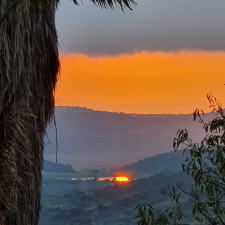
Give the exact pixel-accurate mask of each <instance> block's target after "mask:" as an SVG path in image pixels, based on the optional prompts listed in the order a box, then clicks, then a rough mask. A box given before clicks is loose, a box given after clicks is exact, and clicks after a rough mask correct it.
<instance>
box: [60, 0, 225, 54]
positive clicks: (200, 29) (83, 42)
mask: <svg viewBox="0 0 225 225" xmlns="http://www.w3.org/2000/svg"><path fill="white" fill-rule="evenodd" d="M137 3H138V4H137V6H136V7H134V10H133V11H129V10H126V12H125V14H124V13H123V12H121V11H120V10H119V9H116V10H113V11H112V10H101V9H100V8H96V7H94V6H93V5H92V4H91V3H90V2H88V1H86V2H85V1H84V5H81V6H75V5H73V3H71V2H70V1H68V0H67V1H66V0H63V1H61V5H60V7H59V10H58V12H57V16H56V24H57V28H58V32H59V43H60V51H61V53H65V54H67V53H78V54H86V55H90V56H103V55H119V54H129V53H133V52H137V51H150V52H154V51H165V52H170V51H180V50H183V49H187V50H201V51H225V13H224V9H225V1H224V0H217V1H212V0H139V1H138V0H137Z"/></svg>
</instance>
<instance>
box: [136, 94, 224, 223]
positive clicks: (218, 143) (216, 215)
mask: <svg viewBox="0 0 225 225" xmlns="http://www.w3.org/2000/svg"><path fill="white" fill-rule="evenodd" d="M207 98H208V101H209V104H210V108H212V112H213V113H216V116H215V118H214V119H213V120H212V121H209V122H204V120H203V115H204V112H203V111H200V110H198V109H197V110H196V111H195V112H194V120H196V119H197V118H198V119H199V122H200V123H201V124H202V125H203V129H204V130H205V132H206V136H205V138H204V139H203V140H202V141H201V143H199V144H198V143H193V142H192V140H191V139H190V138H189V135H188V132H187V130H179V131H178V132H177V138H175V139H174V145H173V146H174V149H175V151H177V150H178V148H179V147H180V146H182V147H185V148H184V154H185V155H186V159H185V161H184V163H183V165H182V167H183V171H184V172H185V173H187V174H189V175H190V176H191V177H192V178H193V185H192V187H191V189H190V190H186V189H185V188H184V187H182V183H180V184H177V185H168V188H169V193H170V197H171V199H172V201H173V202H174V203H175V206H176V207H175V208H176V210H175V211H171V210H170V209H167V210H165V213H162V214H160V215H159V216H158V217H157V216H155V215H154V209H153V208H152V207H151V205H146V204H144V205H141V204H140V205H138V206H137V208H138V215H137V217H136V218H138V219H139V223H138V224H139V225H150V224H151V225H161V224H162V225H167V224H168V225H169V224H177V225H178V224H185V223H182V221H183V219H184V216H185V215H184V213H183V212H182V204H181V202H180V196H181V194H185V195H188V201H189V202H191V204H192V205H191V208H192V212H191V213H192V219H193V220H195V222H196V223H198V224H211V225H218V224H225V204H224V202H225V114H224V112H223V108H222V105H221V103H220V102H219V101H217V100H216V98H215V97H214V96H213V95H212V93H210V94H208V95H207ZM186 203H187V202H186ZM184 207H185V206H184Z"/></svg>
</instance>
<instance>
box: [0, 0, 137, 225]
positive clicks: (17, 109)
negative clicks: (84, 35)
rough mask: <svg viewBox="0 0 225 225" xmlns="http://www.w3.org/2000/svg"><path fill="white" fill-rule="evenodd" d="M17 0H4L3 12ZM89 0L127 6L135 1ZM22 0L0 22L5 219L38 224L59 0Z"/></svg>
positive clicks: (8, 224) (6, 224) (0, 195)
mask: <svg viewBox="0 0 225 225" xmlns="http://www.w3.org/2000/svg"><path fill="white" fill-rule="evenodd" d="M14 1H15V0H0V15H3V12H5V10H6V9H7V8H8V7H9V6H10V4H12V3H13V2H14ZM31 1H32V2H33V3H32V4H31ZM90 1H91V2H92V3H93V4H94V5H97V6H100V7H102V8H114V6H115V5H117V6H119V7H120V8H122V10H123V9H124V8H125V7H127V8H130V5H131V4H135V2H134V1H133V0H90ZM18 2H19V4H18V5H17V7H16V8H14V9H13V10H12V11H11V12H10V13H9V14H8V15H7V17H6V19H5V20H4V23H3V24H2V25H1V26H0V225H37V224H38V218H39V212H40V196H41V180H42V177H41V171H42V165H43V138H44V135H45V130H46V126H47V124H48V123H49V122H50V120H51V118H52V117H53V115H54V95H53V94H54V90H55V85H56V82H57V78H58V72H59V67H60V63H59V56H58V46H57V34H56V29H55V10H56V8H57V2H59V0H42V3H41V0H19V1H18ZM35 2H36V3H35ZM73 2H74V3H75V4H77V3H78V1H77V0H73Z"/></svg>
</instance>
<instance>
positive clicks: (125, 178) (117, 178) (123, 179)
mask: <svg viewBox="0 0 225 225" xmlns="http://www.w3.org/2000/svg"><path fill="white" fill-rule="evenodd" d="M115 181H118V182H127V181H129V179H128V178H127V177H116V178H115Z"/></svg>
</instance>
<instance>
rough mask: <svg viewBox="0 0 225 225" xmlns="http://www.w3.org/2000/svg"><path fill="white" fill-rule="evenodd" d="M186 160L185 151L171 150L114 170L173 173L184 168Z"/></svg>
mask: <svg viewBox="0 0 225 225" xmlns="http://www.w3.org/2000/svg"><path fill="white" fill-rule="evenodd" d="M183 160H184V156H183V151H182V150H180V151H177V152H174V151H171V152H169V153H164V154H160V155H156V156H153V157H148V158H144V159H142V160H138V161H137V162H134V163H131V164H130V165H125V166H122V167H119V168H117V169H115V170H114V171H138V172H147V173H151V174H161V173H162V174H171V173H175V172H178V171H181V170H182V164H181V163H182V162H183Z"/></svg>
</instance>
